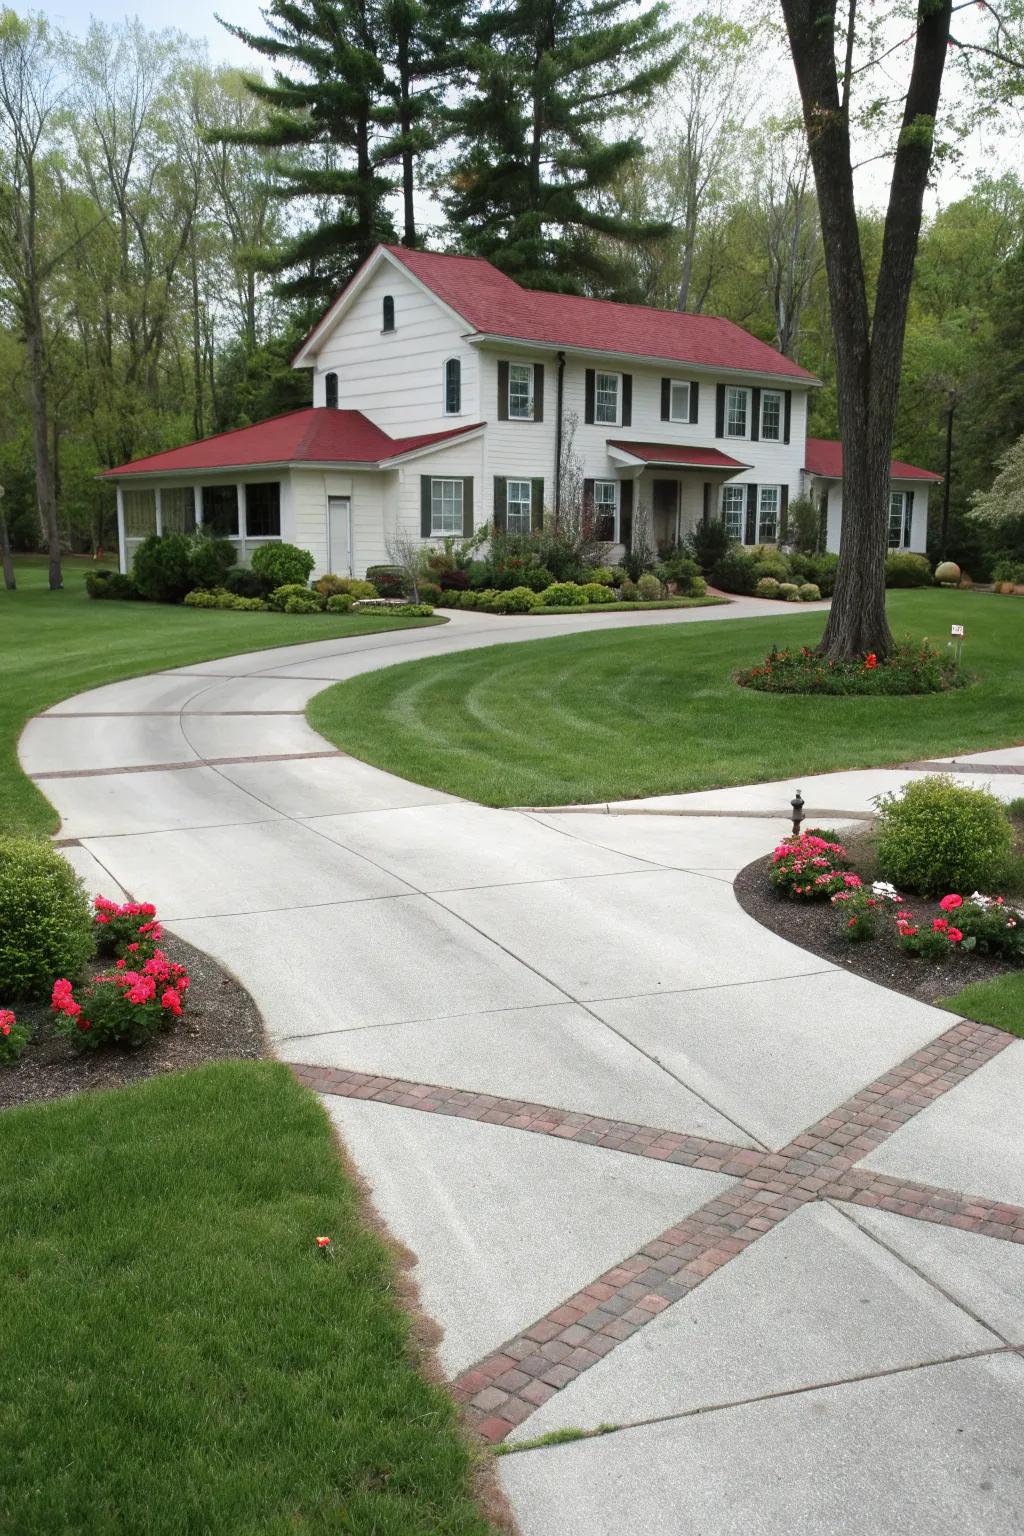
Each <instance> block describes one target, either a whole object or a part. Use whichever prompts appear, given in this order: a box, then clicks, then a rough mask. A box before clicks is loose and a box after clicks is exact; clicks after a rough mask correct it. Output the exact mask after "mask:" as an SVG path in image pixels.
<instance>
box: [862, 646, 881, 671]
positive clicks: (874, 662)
mask: <svg viewBox="0 0 1024 1536" xmlns="http://www.w3.org/2000/svg"><path fill="white" fill-rule="evenodd" d="M864 666H865V667H866V669H867V670H868V671H869V672H873V671H874V670H875V668H876V667H877V666H878V657H877V656H876V655H875V653H874V651H869V652H868V654H867V655H866V656H865V658H864Z"/></svg>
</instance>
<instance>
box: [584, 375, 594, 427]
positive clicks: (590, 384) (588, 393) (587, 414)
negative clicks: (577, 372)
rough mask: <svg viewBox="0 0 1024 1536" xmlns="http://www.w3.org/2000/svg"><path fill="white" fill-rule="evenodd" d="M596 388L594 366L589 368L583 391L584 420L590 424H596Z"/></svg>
mask: <svg viewBox="0 0 1024 1536" xmlns="http://www.w3.org/2000/svg"><path fill="white" fill-rule="evenodd" d="M595 388H596V384H595V380H594V370H593V368H588V369H587V373H586V379H585V382H584V392H583V420H584V421H585V422H586V423H587V425H588V426H593V424H594V390H595Z"/></svg>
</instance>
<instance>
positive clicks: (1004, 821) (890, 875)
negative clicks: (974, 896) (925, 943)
mask: <svg viewBox="0 0 1024 1536" xmlns="http://www.w3.org/2000/svg"><path fill="white" fill-rule="evenodd" d="M1012 849H1013V831H1012V828H1011V825H1010V820H1009V817H1008V816H1007V814H1006V811H1005V810H1004V809H1003V806H1002V804H1001V803H1000V802H999V801H998V800H997V799H996V797H995V795H990V794H989V793H988V791H987V790H984V789H972V788H970V787H969V786H965V785H962V784H957V783H956V781H955V780H954V779H952V778H950V777H949V775H948V774H936V775H935V776H934V777H932V776H931V775H929V777H928V778H925V779H918V780H916V781H915V782H914V783H912V784H906V785H904V787H903V789H902V790H901V791H900V792H899V794H891V795H883V796H882V797H881V798H880V799H879V801H878V836H877V854H878V866H879V869H880V870H881V873H882V877H883V878H884V879H886V880H891V881H892V883H893V884H894V885H895V886H896V887H897V888H899V889H902V890H907V891H919V892H920V893H921V895H922V896H945V895H948V894H949V893H951V892H953V891H956V892H959V893H960V895H964V894H965V893H966V894H967V895H970V894H971V892H973V891H982V892H985V893H988V892H992V891H998V888H999V886H1000V884H1001V882H1002V880H1003V879H1004V877H1005V875H1006V873H1007V869H1008V867H1009V863H1010V857H1011V853H1012Z"/></svg>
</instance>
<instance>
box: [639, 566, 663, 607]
mask: <svg viewBox="0 0 1024 1536" xmlns="http://www.w3.org/2000/svg"><path fill="white" fill-rule="evenodd" d="M636 589H637V591H638V592H639V594H640V601H641V602H642V603H656V602H657V601H658V598H659V597H660V596H661V595H662V592H663V591H664V588H663V587H662V585H661V582H660V581H659V580H658V578H657V576H655V574H654V572H653V571H644V573H643V575H642V576H641V577H640V579H639V580H638V581H637V584H636Z"/></svg>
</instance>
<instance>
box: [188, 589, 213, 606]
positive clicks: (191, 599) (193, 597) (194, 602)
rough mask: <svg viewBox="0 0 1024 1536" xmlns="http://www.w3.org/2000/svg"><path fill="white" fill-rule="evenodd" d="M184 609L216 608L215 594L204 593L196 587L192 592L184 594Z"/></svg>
mask: <svg viewBox="0 0 1024 1536" xmlns="http://www.w3.org/2000/svg"><path fill="white" fill-rule="evenodd" d="M183 602H184V604H185V607H186V608H216V607H218V606H219V605H218V603H217V594H216V592H205V591H204V590H203V589H202V587H197V588H196V590H195V591H194V592H186V593H185V596H184V598H183Z"/></svg>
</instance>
